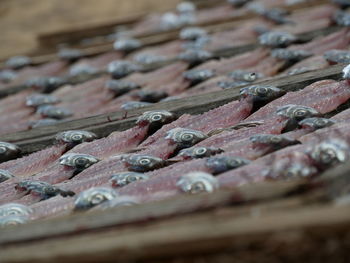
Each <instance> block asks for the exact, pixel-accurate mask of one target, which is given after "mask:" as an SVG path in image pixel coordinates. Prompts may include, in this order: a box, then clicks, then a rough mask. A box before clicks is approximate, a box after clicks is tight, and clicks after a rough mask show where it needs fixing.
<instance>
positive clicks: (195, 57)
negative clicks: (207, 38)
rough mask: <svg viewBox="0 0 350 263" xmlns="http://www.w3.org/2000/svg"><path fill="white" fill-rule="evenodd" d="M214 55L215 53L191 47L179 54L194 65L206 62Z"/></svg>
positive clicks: (180, 57) (182, 58) (181, 58)
mask: <svg viewBox="0 0 350 263" xmlns="http://www.w3.org/2000/svg"><path fill="white" fill-rule="evenodd" d="M213 57H214V55H213V54H212V53H210V52H209V51H205V50H202V49H189V50H186V51H185V52H182V53H180V54H179V56H178V58H179V59H180V60H183V61H186V62H188V63H190V64H192V65H193V64H197V63H202V62H205V61H207V60H209V59H212V58H213Z"/></svg>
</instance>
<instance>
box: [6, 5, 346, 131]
mask: <svg viewBox="0 0 350 263" xmlns="http://www.w3.org/2000/svg"><path fill="white" fill-rule="evenodd" d="M327 10H328V11H327ZM326 11H327V12H326ZM330 11H331V12H330ZM330 11H329V9H328V7H327V6H325V7H324V6H321V7H319V8H315V10H314V15H312V13H311V14H310V15H311V17H317V16H323V15H324V13H325V12H326V13H327V15H328V16H329V14H331V13H332V12H333V11H334V10H330ZM304 17H305V15H304ZM183 32H185V33H186V31H182V32H181V33H182V34H184V33H183ZM190 32H191V30H190ZM200 32H201V31H200ZM181 33H180V34H181ZM192 33H193V32H192ZM196 34H197V35H201V33H198V32H197V33H196ZM196 34H194V35H196ZM280 34H282V36H284V35H285V33H279V32H267V33H265V34H263V35H262V36H261V39H263V40H266V39H267V40H271V37H272V39H274V38H277V39H278V38H279V35H280ZM185 35H186V34H185ZM190 35H191V34H190ZM344 35H345V38H344V37H343V38H340V37H339V36H344ZM285 36H287V41H288V42H289V40H288V39H291V38H292V39H294V38H293V36H292V35H291V36H290V37H291V38H290V37H288V34H287V35H285ZM186 37H187V38H193V36H191V37H189V36H188V32H187V36H186ZM282 39H284V38H283V37H282ZM279 41H280V40H279ZM348 42H349V33H348V32H347V31H345V30H344V31H339V32H337V33H334V34H331V35H329V36H326V37H324V38H321V39H315V40H314V41H311V42H310V43H308V44H304V45H300V44H299V45H298V44H297V45H293V46H291V47H290V48H288V49H273V50H272V51H271V55H270V52H269V50H266V49H258V50H256V51H253V52H250V53H246V54H243V55H239V56H235V57H233V58H229V59H221V60H219V61H217V60H210V61H208V62H206V63H203V64H202V65H200V66H198V67H196V68H194V69H192V70H189V71H186V69H187V68H188V63H187V62H177V63H173V64H171V65H169V66H165V67H163V68H160V69H158V70H155V71H153V72H150V73H133V74H131V75H129V76H126V77H124V78H122V79H118V80H109V79H108V78H107V77H101V78H97V79H94V80H91V81H88V82H86V83H83V84H80V85H74V86H72V85H66V86H64V87H62V88H59V89H56V90H55V91H53V93H52V95H45V94H37V93H34V94H33V93H32V91H31V90H25V91H23V92H20V93H18V94H16V95H13V96H10V97H8V98H6V99H4V100H2V102H0V109H1V112H2V113H3V114H4V116H3V117H2V118H0V122H1V121H2V122H3V123H6V125H4V126H2V127H3V128H2V129H1V131H0V132H1V133H9V132H13V131H18V130H24V129H28V128H32V127H37V126H42V125H48V124H52V123H56V122H58V121H61V119H72V118H81V117H86V116H91V115H96V114H102V113H108V112H112V111H117V110H125V111H127V110H130V109H133V108H137V107H144V106H148V105H150V104H151V103H154V102H158V101H166V100H171V99H176V98H181V97H185V96H189V95H195V94H200V93H203V92H210V91H215V90H218V89H222V88H232V87H236V86H240V85H246V84H249V83H251V82H254V81H256V80H258V79H261V78H266V77H270V76H272V75H275V74H276V73H278V71H280V70H281V69H282V68H283V67H285V65H286V62H285V61H288V63H290V62H291V61H292V62H293V61H294V62H295V61H298V60H301V59H303V58H306V59H304V60H302V61H301V62H299V63H297V64H296V65H294V66H293V67H292V68H290V70H289V72H288V74H291V73H290V72H291V71H293V72H294V73H295V72H297V73H300V72H305V71H308V70H313V69H317V68H322V67H325V66H327V65H328V64H329V63H345V62H346V61H348V57H349V54H348V52H347V51H342V50H330V51H328V53H327V50H329V49H346V48H347V47H348V44H349V43H348ZM193 52H194V54H197V55H200V56H202V55H201V54H200V52H205V51H204V50H196V51H193ZM324 52H326V53H325V54H324V56H323V53H324ZM310 56H311V57H310ZM204 57H205V59H204V60H206V59H209V58H212V56H210V55H209V56H204ZM308 57H310V58H308ZM315 59H316V62H315ZM321 60H322V61H321ZM327 61H330V62H327ZM192 62H193V61H192ZM202 62H203V61H202ZM310 62H314V63H313V65H311V66H309V67H307V66H306V65H308V64H310ZM109 68H110V72H111V74H112V75H114V77H117V78H119V77H123V76H125V75H127V74H130V73H132V72H134V71H137V70H138V66H137V64H134V63H131V62H127V61H116V62H112V63H111V64H110V66H109ZM184 71H185V72H184ZM115 74H117V76H116V75H115ZM224 74H228V75H224ZM282 74H283V73H282ZM39 80H41V82H38V81H34V84H32V85H33V86H35V87H37V86H40V87H45V89H47V90H50V91H51V90H54V89H55V88H57V86H59V85H61V84H62V83H61V82H60V79H58V78H48V79H39ZM200 82H203V83H200ZM198 83H199V84H198ZM196 84H197V85H196ZM191 86H194V87H193V88H191V89H189V90H186V89H188V88H189V87H191ZM155 87H156V89H155ZM9 104H10V106H9ZM2 105H3V106H2ZM5 113H6V114H5ZM9 120H11V121H12V122H11V124H9V123H8V122H9Z"/></svg>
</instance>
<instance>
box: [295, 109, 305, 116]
mask: <svg viewBox="0 0 350 263" xmlns="http://www.w3.org/2000/svg"><path fill="white" fill-rule="evenodd" d="M306 114H307V111H306V110H303V109H300V110H296V111H295V112H294V116H295V117H304V116H305V115H306Z"/></svg>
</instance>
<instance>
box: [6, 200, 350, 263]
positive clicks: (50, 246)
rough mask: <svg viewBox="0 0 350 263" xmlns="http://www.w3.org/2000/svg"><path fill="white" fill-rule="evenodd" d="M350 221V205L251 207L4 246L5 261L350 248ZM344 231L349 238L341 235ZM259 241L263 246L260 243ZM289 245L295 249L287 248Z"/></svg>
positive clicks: (133, 258)
mask: <svg viewBox="0 0 350 263" xmlns="http://www.w3.org/2000/svg"><path fill="white" fill-rule="evenodd" d="M349 226H350V209H349V207H348V206H347V207H334V206H332V205H320V206H305V207H298V208H295V209H292V208H290V209H289V210H288V211H285V210H277V211H268V213H264V212H263V211H254V210H252V214H251V215H250V216H242V217H240V216H234V215H232V214H231V213H229V211H226V212H225V213H220V212H217V213H211V214H199V215H192V216H191V217H185V218H183V219H175V220H171V219H169V220H167V221H165V222H155V223H149V224H147V223H143V224H140V225H138V226H131V227H124V228H119V229H108V230H106V231H104V232H97V233H91V234H86V235H77V236H65V237H63V238H56V239H48V240H43V241H38V242H30V243H24V244H15V245H13V246H11V245H10V246H6V247H3V248H2V249H1V251H0V260H1V262H34V261H35V262H47V261H50V262H62V261H63V260H64V261H65V262H77V260H79V261H84V262H86V260H87V261H89V262H101V261H103V262H105V261H107V260H108V261H113V262H116V261H121V262H138V261H137V260H140V259H142V260H146V259H147V260H150V261H151V262H152V260H155V259H158V260H160V259H162V258H163V260H164V262H169V261H167V260H166V259H168V260H169V259H170V258H171V257H176V256H179V255H182V256H184V255H187V256H191V255H196V254H198V253H201V254H203V253H204V254H207V253H215V252H218V251H227V250H234V251H236V252H237V253H238V252H239V251H242V250H243V251H244V250H245V251H247V250H248V251H249V250H250V249H252V246H253V247H255V249H254V250H255V251H256V250H257V251H259V249H264V250H266V252H267V251H271V250H272V251H274V250H276V251H278V250H281V249H282V250H283V249H284V250H287V251H290V252H292V251H294V252H297V251H298V249H299V250H300V249H302V248H303V247H304V245H305V242H310V238H311V239H313V240H314V241H316V240H318V242H317V244H320V243H322V242H325V241H326V240H327V239H329V238H333V243H334V242H336V244H337V246H341V247H342V249H348V248H349V242H348V241H349V233H350V231H349ZM335 233H336V235H335ZM340 233H342V235H341V234H340ZM344 236H345V237H347V238H344V239H343V238H341V237H344ZM320 239H321V240H322V241H321V240H320ZM346 241H347V242H346ZM338 242H339V243H338ZM258 244H259V245H260V246H258V247H257V245H258ZM344 245H345V247H344ZM289 246H293V248H294V249H290V250H289V249H286V248H289ZM249 248H250V249H249ZM319 248H320V247H319V246H315V247H314V248H313V250H312V252H313V253H315V254H316V255H317V254H318V253H321V252H320V251H319ZM254 250H253V251H254ZM310 252H311V251H310ZM278 254H279V253H278ZM315 254H314V255H315ZM322 262H323V261H322Z"/></svg>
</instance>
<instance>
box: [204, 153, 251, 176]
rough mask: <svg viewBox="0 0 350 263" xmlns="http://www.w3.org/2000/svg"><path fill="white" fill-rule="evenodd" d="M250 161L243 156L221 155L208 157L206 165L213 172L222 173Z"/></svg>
mask: <svg viewBox="0 0 350 263" xmlns="http://www.w3.org/2000/svg"><path fill="white" fill-rule="evenodd" d="M249 163H250V161H249V160H247V159H244V158H242V157H231V156H220V157H210V158H208V159H207V160H206V164H205V165H206V166H207V167H208V168H209V169H210V171H211V172H212V173H213V174H220V173H224V172H226V171H229V170H232V169H236V168H238V167H241V166H243V165H247V164H249Z"/></svg>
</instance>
